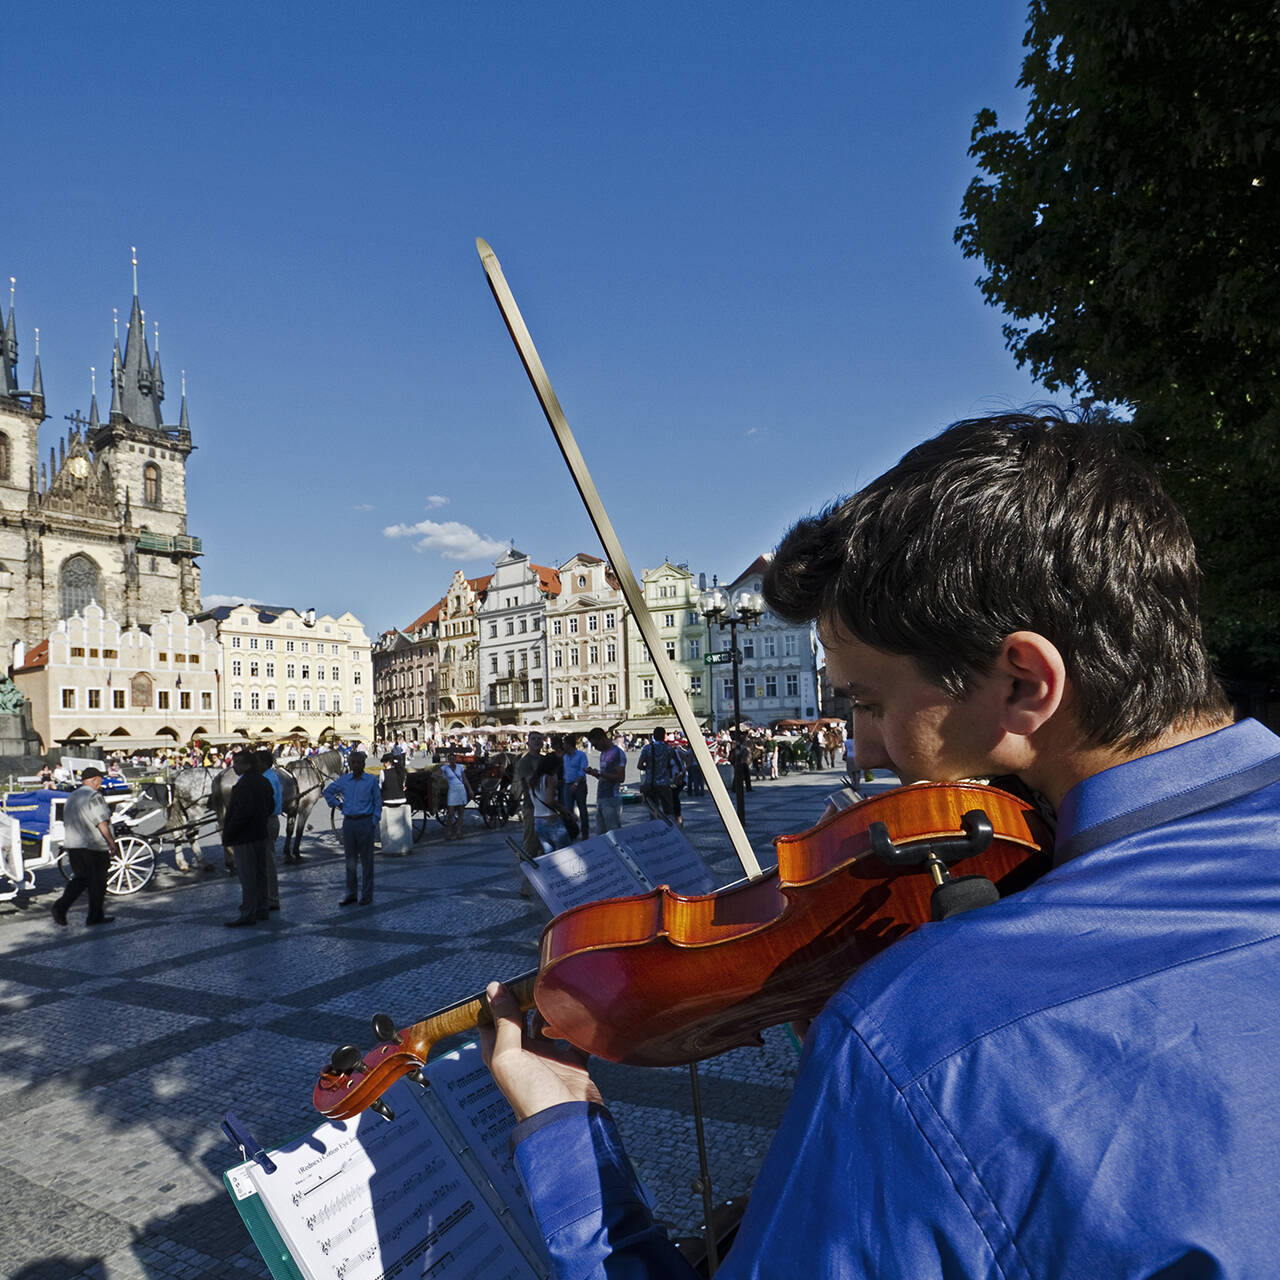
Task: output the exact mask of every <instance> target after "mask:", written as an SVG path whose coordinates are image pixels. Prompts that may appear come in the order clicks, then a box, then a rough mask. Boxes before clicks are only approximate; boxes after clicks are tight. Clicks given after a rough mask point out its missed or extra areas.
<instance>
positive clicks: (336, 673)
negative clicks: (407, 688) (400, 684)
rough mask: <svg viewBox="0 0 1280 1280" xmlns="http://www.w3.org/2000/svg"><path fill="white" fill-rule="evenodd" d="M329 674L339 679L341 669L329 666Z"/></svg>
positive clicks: (410, 681) (411, 678)
mask: <svg viewBox="0 0 1280 1280" xmlns="http://www.w3.org/2000/svg"><path fill="white" fill-rule="evenodd" d="M329 675H330V677H331V678H332V679H334V680H341V679H342V671H341V669H340V668H338V667H331V668H330V669H329ZM409 683H410V684H412V683H413V676H412V674H411V675H410V676H409Z"/></svg>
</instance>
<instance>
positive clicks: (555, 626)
mask: <svg viewBox="0 0 1280 1280" xmlns="http://www.w3.org/2000/svg"><path fill="white" fill-rule="evenodd" d="M560 627H561V622H560V619H559V618H552V620H551V634H552V635H553V636H558V635H559V634H560Z"/></svg>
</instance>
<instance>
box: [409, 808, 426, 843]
mask: <svg viewBox="0 0 1280 1280" xmlns="http://www.w3.org/2000/svg"><path fill="white" fill-rule="evenodd" d="M430 816H431V815H430V814H429V813H428V812H427V811H426V810H425V809H411V810H410V811H409V818H410V821H411V822H412V824H413V842H414V844H417V843H418V841H419V840H421V839H422V833H423V832H424V831H426V829H427V819H428V818H429V817H430Z"/></svg>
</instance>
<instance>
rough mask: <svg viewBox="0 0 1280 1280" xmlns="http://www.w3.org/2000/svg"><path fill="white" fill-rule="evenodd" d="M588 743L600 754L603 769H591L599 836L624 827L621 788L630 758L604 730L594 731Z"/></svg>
mask: <svg viewBox="0 0 1280 1280" xmlns="http://www.w3.org/2000/svg"><path fill="white" fill-rule="evenodd" d="M587 741H588V742H590V743H591V745H592V746H593V747H594V748H595V749H596V750H597V751H598V752H599V753H600V766H599V768H597V769H591V768H588V769H587V772H588V773H589V774H591V776H592V777H593V778H597V779H599V781H598V783H597V784H596V825H597V826H598V827H599V828H600V834H601V835H603V834H604V833H605V832H606V831H616V830H617V829H618V828H619V827H620V826H622V798H621V797H620V796H619V795H618V788H619V787H620V786H621V785H622V784H623V782H624V781H625V780H626V777H627V757H626V755H625V754H624V753H623V750H622V748H621V747H620V746H618V745H617V743H615V742H614V740H613V739H612V738H611V737H610V736H609V735H608V734H607V733H606V732H605V731H604V730H603V729H592V730H591V732H590V733H589V734H588V735H587Z"/></svg>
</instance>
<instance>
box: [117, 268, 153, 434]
mask: <svg viewBox="0 0 1280 1280" xmlns="http://www.w3.org/2000/svg"><path fill="white" fill-rule="evenodd" d="M120 380H121V388H120V412H121V413H123V414H124V416H125V417H126V418H128V419H129V421H130V422H132V423H133V424H134V426H137V427H151V428H153V429H156V430H158V429H159V427H160V414H159V411H158V409H157V406H156V401H155V398H154V396H153V394H152V391H153V375H152V370H151V356H150V354H149V353H148V351H147V331H146V328H145V322H144V320H143V315H142V304H141V303H140V302H139V301H138V251H137V249H136V248H134V250H133V310H132V311H131V312H130V314H129V329H128V332H127V333H126V335H125V342H124V366H123V369H122V370H121V379H120Z"/></svg>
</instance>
